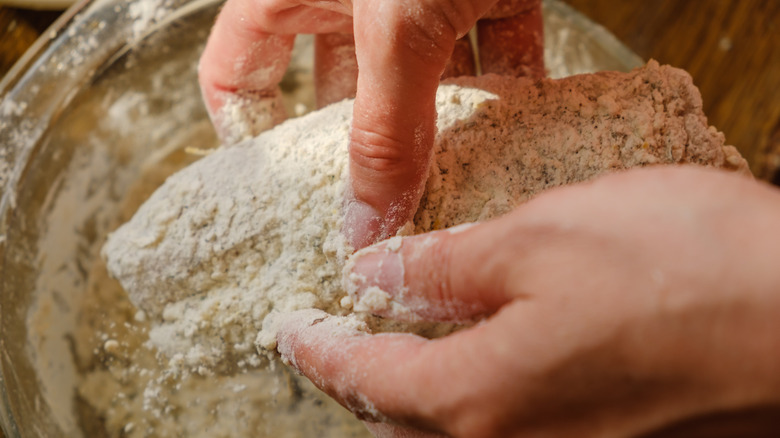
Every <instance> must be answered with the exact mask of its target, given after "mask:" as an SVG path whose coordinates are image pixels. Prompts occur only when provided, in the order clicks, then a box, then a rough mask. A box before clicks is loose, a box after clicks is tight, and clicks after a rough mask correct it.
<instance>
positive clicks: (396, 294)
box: [344, 237, 409, 319]
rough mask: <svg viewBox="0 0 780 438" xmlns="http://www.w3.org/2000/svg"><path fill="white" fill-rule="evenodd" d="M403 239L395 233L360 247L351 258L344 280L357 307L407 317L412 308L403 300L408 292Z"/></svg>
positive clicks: (356, 308)
mask: <svg viewBox="0 0 780 438" xmlns="http://www.w3.org/2000/svg"><path fill="white" fill-rule="evenodd" d="M402 242H403V240H402V238H401V237H393V238H392V239H390V240H388V241H387V242H385V243H382V244H381V245H377V246H375V247H370V248H366V249H363V250H361V251H358V252H357V253H355V254H354V255H353V256H352V258H350V260H349V261H348V262H347V266H346V267H345V275H344V281H345V289H346V290H347V293H348V294H349V295H350V298H352V301H353V310H355V311H356V312H369V313H372V314H375V315H380V316H386V317H393V318H396V319H407V318H406V316H405V315H406V314H407V313H409V312H408V309H406V308H405V307H404V306H403V305H402V304H401V303H402V302H403V299H404V296H405V295H406V287H405V286H404V262H403V256H402V255H401V253H400V248H401V244H402Z"/></svg>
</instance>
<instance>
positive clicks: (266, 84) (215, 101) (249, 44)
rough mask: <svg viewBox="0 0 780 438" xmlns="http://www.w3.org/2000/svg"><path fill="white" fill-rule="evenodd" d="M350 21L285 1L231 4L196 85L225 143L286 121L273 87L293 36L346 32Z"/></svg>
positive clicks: (223, 13)
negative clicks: (306, 33)
mask: <svg viewBox="0 0 780 438" xmlns="http://www.w3.org/2000/svg"><path fill="white" fill-rule="evenodd" d="M350 26H351V19H350V17H348V16H345V15H343V14H339V13H337V12H334V11H330V10H320V9H312V8H304V7H301V6H291V5H290V4H289V2H287V1H283V0H266V1H264V2H257V1H256V0H231V1H228V2H227V3H226V4H225V7H224V8H223V9H222V11H221V12H220V14H219V16H218V17H217V21H216V23H215V24H214V27H213V29H212V32H211V35H210V36H209V40H208V42H207V44H206V48H205V49H204V52H203V55H202V56H201V59H200V65H199V81H200V85H201V90H202V93H203V96H204V99H205V102H206V106H207V109H208V111H209V114H210V116H211V118H212V121H213V122H214V125H215V127H216V128H217V131H218V134H219V135H220V137H221V138H222V139H223V141H226V140H227V142H231V141H235V140H237V139H239V138H240V137H242V136H248V135H255V134H257V133H258V132H259V131H261V130H264V129H267V128H269V127H271V126H273V125H274V124H276V123H278V122H279V121H280V120H281V119H283V118H284V117H285V115H284V109H283V106H282V105H281V101H280V95H279V92H278V88H277V87H276V85H277V84H278V83H279V81H280V80H281V78H282V76H283V75H284V72H285V70H286V68H287V65H288V63H289V60H290V53H291V51H292V46H293V42H294V39H295V34H296V33H298V32H300V31H303V30H306V31H310V32H326V31H327V32H334V31H339V30H343V29H347V30H348V29H349V27H350Z"/></svg>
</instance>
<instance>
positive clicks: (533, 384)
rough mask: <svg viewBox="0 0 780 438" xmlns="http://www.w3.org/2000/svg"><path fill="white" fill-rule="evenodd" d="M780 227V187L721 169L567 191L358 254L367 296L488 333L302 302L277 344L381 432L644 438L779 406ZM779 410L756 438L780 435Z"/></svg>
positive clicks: (666, 172)
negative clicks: (392, 322) (382, 294)
mask: <svg viewBox="0 0 780 438" xmlns="http://www.w3.org/2000/svg"><path fill="white" fill-rule="evenodd" d="M778 223H780V192H778V190H777V189H774V188H771V187H769V186H767V185H765V184H763V183H759V182H755V181H753V180H751V179H749V178H745V177H744V176H737V175H734V174H729V173H726V172H722V171H714V170H707V169H701V168H694V167H666V168H664V167H659V168H652V169H641V170H631V171H627V172H623V173H619V174H615V175H610V176H606V177H603V178H601V179H598V180H596V181H595V182H590V183H584V184H580V185H576V186H570V187H564V188H559V189H554V190H551V191H549V192H546V193H544V194H541V195H539V196H538V197H537V198H535V199H533V200H531V201H529V202H528V203H526V204H524V205H522V206H520V207H518V208H517V209H516V210H515V211H513V212H511V213H509V214H507V215H505V216H503V217H501V218H498V219H496V220H492V221H490V222H487V223H483V224H476V225H473V226H471V227H468V228H465V229H462V230H459V231H457V232H450V231H447V230H444V231H438V232H434V233H430V234H427V235H420V236H414V237H405V238H403V241H402V244H401V245H400V247H399V248H398V249H389V248H388V247H387V246H386V244H385V243H379V244H378V245H376V246H374V247H371V248H367V249H365V250H363V251H362V252H359V253H357V254H356V262H355V264H354V267H353V268H352V273H357V274H360V275H362V276H364V277H365V279H364V280H362V281H360V282H358V285H357V286H358V287H357V290H356V291H355V292H354V296H353V299H359V297H360V295H361V294H362V292H363V291H365V290H366V288H368V287H371V286H378V287H380V288H382V289H383V290H385V291H386V292H388V293H389V294H390V295H391V296H392V297H394V299H395V300H397V301H398V303H399V304H401V305H405V306H406V307H407V308H409V309H410V310H411V314H412V315H414V316H415V317H417V318H422V319H427V320H435V321H450V320H455V321H463V320H466V319H473V320H479V321H480V322H478V323H477V324H475V325H474V326H472V327H470V328H467V329H463V330H461V331H458V332H456V333H454V334H451V335H449V336H446V337H444V338H440V339H436V340H426V339H423V338H420V337H417V336H415V335H410V334H377V335H371V334H367V333H365V332H361V331H355V330H352V329H348V328H345V327H343V326H341V325H339V318H338V317H333V316H329V315H327V314H324V313H322V312H319V311H314V310H312V311H303V312H304V313H298V314H292V315H291V316H289V317H288V318H287V319H286V320H285V322H284V323H283V324H282V330H281V331H280V333H279V336H278V350H279V352H280V353H281V354H282V357H283V358H284V359H286V360H287V361H288V362H289V363H290V364H291V365H292V366H294V367H295V368H296V369H297V370H299V371H300V372H302V373H303V374H304V375H306V376H307V377H308V378H309V379H311V380H312V382H314V384H316V385H317V386H318V387H320V388H321V389H323V390H324V391H325V392H327V393H328V394H330V395H331V396H333V397H334V398H335V399H336V400H338V401H340V402H341V403H342V404H344V405H345V406H347V407H348V408H349V409H351V410H352V411H353V412H355V413H356V414H357V415H358V416H359V417H361V418H363V419H365V420H367V421H369V424H370V425H371V427H372V430H377V431H378V432H379V435H380V436H417V435H410V434H412V433H416V432H413V431H422V432H436V433H439V434H443V435H449V436H454V437H510V436H556V437H569V436H570V437H582V436H637V435H642V434H645V433H650V432H652V431H654V430H657V429H659V428H662V427H664V426H665V425H668V424H671V423H675V422H678V421H681V420H684V419H686V418H691V417H696V416H700V415H705V414H710V413H718V412H727V411H734V410H737V411H738V410H743V409H751V408H755V407H762V406H774V407H777V406H780V373H778V372H777V370H779V369H780V318H778V316H780V269H778V268H777V261H778V260H780V232H778V226H777V224H778ZM392 248H395V246H393V247H392ZM348 274H350V273H349V272H348V273H347V274H346V275H348ZM353 278H354V277H353ZM402 291H403V292H404V293H403V294H402V293H400V292H402ZM307 312H308V313H307ZM379 313H380V314H381V315H382V316H385V317H391V318H392V317H395V318H409V315H410V314H409V313H397V314H392V313H384V314H382V312H379ZM778 414H780V410H775V411H773V414H772V415H774V417H773V418H775V420H774V421H771V422H770V423H768V424H767V425H766V429H767V430H763V429H762V430H761V431H760V432H759V434H758V435H751V436H776V435H773V434H776V433H777V432H780V426H778V424H777V421H776V418H777V415H778ZM401 426H403V428H401ZM419 436H425V435H419ZM680 436H689V435H685V434H684V435H680ZM710 436H711V435H710ZM740 436H748V435H740Z"/></svg>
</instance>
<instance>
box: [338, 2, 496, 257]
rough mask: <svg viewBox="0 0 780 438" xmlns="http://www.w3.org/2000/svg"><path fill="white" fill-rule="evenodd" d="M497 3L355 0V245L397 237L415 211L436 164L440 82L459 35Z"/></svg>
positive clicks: (349, 227)
mask: <svg viewBox="0 0 780 438" xmlns="http://www.w3.org/2000/svg"><path fill="white" fill-rule="evenodd" d="M492 3H494V1H478V0H471V1H461V2H452V1H444V0H438V1H430V2H417V1H412V0H405V1H381V0H374V1H363V2H355V3H354V10H353V13H354V32H355V50H356V55H357V61H358V65H359V67H360V69H359V73H358V84H357V97H356V100H355V106H354V112H353V122H352V133H351V141H350V145H349V155H350V165H349V171H350V178H351V189H352V193H353V195H354V196H353V198H354V199H352V200H351V201H350V202H349V204H348V205H347V207H346V211H345V216H346V217H345V232H346V234H347V236H348V237H349V239H350V242H351V243H352V245H353V246H354V247H355V248H362V247H364V246H367V245H369V244H371V243H374V242H375V241H377V240H381V239H382V238H384V237H387V236H389V235H392V234H394V233H395V231H396V230H397V229H398V228H400V226H402V225H403V224H404V223H405V222H407V221H408V220H409V219H410V218H411V216H412V214H413V213H414V211H415V209H416V207H417V205H418V203H419V201H420V197H421V196H422V191H423V184H424V181H425V180H426V178H427V176H428V170H429V167H430V160H431V151H432V147H433V139H434V134H435V131H436V126H435V120H436V106H435V101H436V90H437V88H438V85H439V79H440V78H441V75H442V72H443V71H444V68H445V65H446V63H447V60H448V59H449V58H450V55H451V53H452V50H453V47H454V45H455V40H456V39H457V38H459V37H461V36H463V35H465V34H466V33H467V32H468V31H469V29H470V28H471V27H472V25H473V24H474V23H475V22H476V20H477V19H478V18H479V17H480V16H481V15H482V14H484V12H485V11H486V10H487V8H489V7H490V6H491V4H492Z"/></svg>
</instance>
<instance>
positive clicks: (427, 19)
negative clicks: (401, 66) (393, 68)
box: [395, 0, 470, 63]
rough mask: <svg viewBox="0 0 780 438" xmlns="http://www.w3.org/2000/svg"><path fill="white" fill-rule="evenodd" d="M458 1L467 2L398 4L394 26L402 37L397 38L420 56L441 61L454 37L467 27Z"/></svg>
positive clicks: (449, 48)
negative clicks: (410, 5) (399, 5)
mask: <svg viewBox="0 0 780 438" xmlns="http://www.w3.org/2000/svg"><path fill="white" fill-rule="evenodd" d="M459 3H468V2H455V1H453V0H441V1H437V2H426V3H423V4H420V5H415V6H413V7H407V6H401V10H400V11H399V14H397V17H398V18H397V20H398V21H397V22H396V23H395V27H396V28H397V29H398V31H399V32H400V34H401V35H403V38H400V39H398V42H399V43H400V44H404V45H405V46H406V48H407V49H408V50H409V51H410V52H411V53H412V54H415V55H417V56H418V57H419V58H421V59H423V60H426V61H434V62H440V63H443V62H445V61H446V60H447V59H448V58H449V56H450V53H451V52H452V49H453V47H454V45H455V40H456V39H457V38H458V36H460V34H462V33H465V32H468V29H469V27H470V25H468V24H466V23H467V22H468V20H467V19H466V18H464V15H465V13H464V12H462V9H463V7H464V6H461V5H459Z"/></svg>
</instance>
